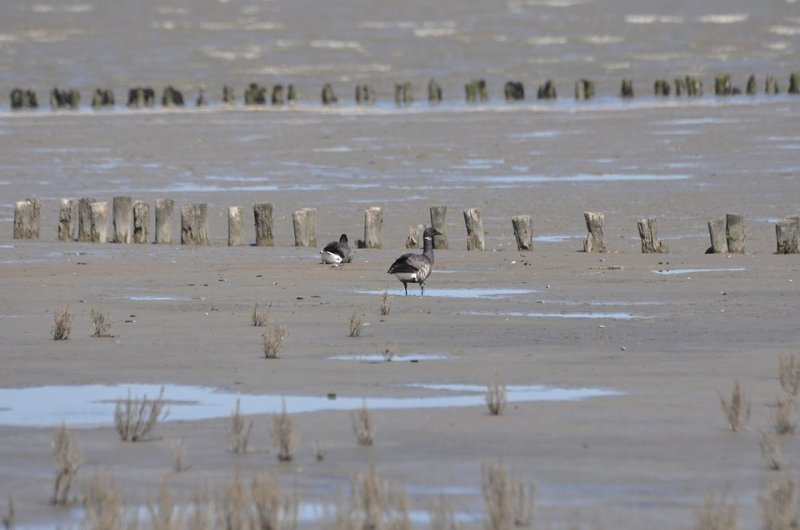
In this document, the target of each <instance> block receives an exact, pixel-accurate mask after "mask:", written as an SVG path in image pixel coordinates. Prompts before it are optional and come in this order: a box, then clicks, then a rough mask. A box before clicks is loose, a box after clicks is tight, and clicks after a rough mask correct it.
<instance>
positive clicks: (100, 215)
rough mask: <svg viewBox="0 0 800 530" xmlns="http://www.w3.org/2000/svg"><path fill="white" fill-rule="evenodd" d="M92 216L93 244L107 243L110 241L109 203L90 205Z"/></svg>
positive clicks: (91, 231) (91, 232)
mask: <svg viewBox="0 0 800 530" xmlns="http://www.w3.org/2000/svg"><path fill="white" fill-rule="evenodd" d="M89 212H90V216H91V225H90V226H91V229H90V231H89V232H90V235H91V241H92V243H105V242H107V241H108V202H105V201H104V202H93V203H91V204H89Z"/></svg>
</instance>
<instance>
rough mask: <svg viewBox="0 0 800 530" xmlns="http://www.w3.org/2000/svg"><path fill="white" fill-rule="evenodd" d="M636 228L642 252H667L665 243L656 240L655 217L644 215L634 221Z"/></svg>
mask: <svg viewBox="0 0 800 530" xmlns="http://www.w3.org/2000/svg"><path fill="white" fill-rule="evenodd" d="M636 228H638V229H639V237H640V238H641V240H642V253H643V254H653V253H660V254H666V253H667V252H669V248H668V247H667V245H666V244H665V243H663V242H661V241H659V240H658V233H657V232H656V220H655V218H653V217H645V218H643V219H639V221H638V222H637V223H636Z"/></svg>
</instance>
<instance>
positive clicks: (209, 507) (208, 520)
mask: <svg viewBox="0 0 800 530" xmlns="http://www.w3.org/2000/svg"><path fill="white" fill-rule="evenodd" d="M191 502H192V507H191V509H190V510H188V511H187V512H186V515H185V517H184V523H185V524H184V526H185V528H186V530H213V529H214V528H215V527H214V500H213V498H212V496H211V495H209V494H208V492H207V491H204V490H200V491H197V492H195V493H194V494H192V501H191Z"/></svg>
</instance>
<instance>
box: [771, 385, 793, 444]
mask: <svg viewBox="0 0 800 530" xmlns="http://www.w3.org/2000/svg"><path fill="white" fill-rule="evenodd" d="M796 408H797V405H796V402H795V398H794V396H792V395H789V394H786V393H784V394H783V395H782V396H780V397H779V398H778V399H776V400H775V409H774V410H773V412H772V428H773V431H774V432H775V434H777V435H779V436H781V435H784V434H792V433H793V432H794V430H795V426H796V422H797V419H796Z"/></svg>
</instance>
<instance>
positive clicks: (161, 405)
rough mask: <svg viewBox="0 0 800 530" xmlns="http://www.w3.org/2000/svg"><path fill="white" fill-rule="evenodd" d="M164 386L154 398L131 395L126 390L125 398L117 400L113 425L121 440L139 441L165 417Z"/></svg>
mask: <svg viewBox="0 0 800 530" xmlns="http://www.w3.org/2000/svg"><path fill="white" fill-rule="evenodd" d="M165 405H166V402H165V401H164V388H163V387H162V388H161V391H160V392H159V394H158V397H157V398H155V399H147V396H146V395H145V396H143V397H142V398H141V399H139V398H134V397H131V393H130V391H128V397H127V398H126V399H120V400H117V404H116V407H115V408H114V425H115V426H116V427H117V432H118V433H119V436H120V438H121V439H122V441H123V442H140V441H142V440H144V438H145V437H146V436H147V435H148V434H150V433H151V432H152V431H153V429H154V428H155V427H156V425H158V422H159V421H161V420H163V419H165V418H166V417H167V414H168V411H167V410H166V409H165Z"/></svg>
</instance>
